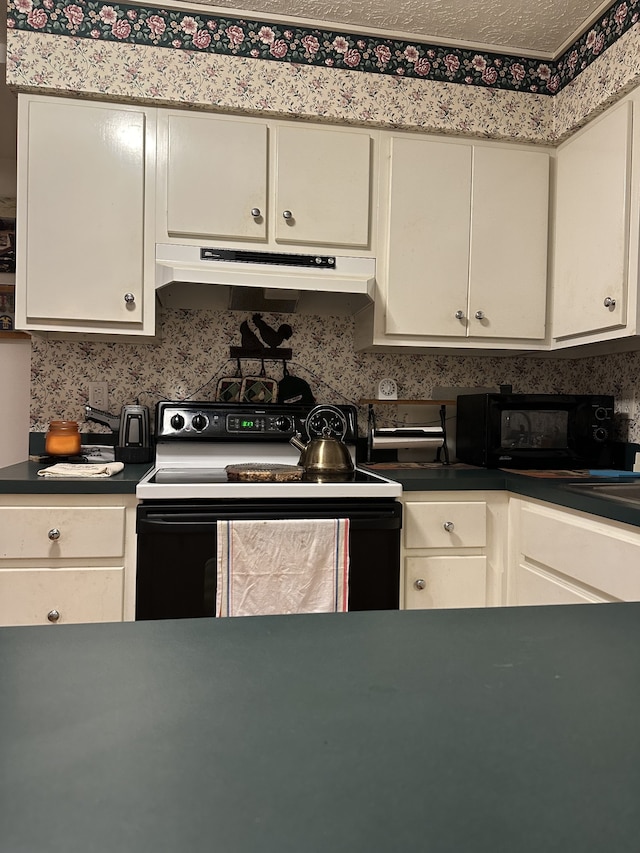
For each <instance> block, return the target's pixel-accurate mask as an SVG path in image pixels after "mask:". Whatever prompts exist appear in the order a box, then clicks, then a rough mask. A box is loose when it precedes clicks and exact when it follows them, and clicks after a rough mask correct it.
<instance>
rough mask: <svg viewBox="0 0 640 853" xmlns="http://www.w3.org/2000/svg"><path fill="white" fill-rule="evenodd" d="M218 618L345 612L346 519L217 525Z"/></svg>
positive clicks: (346, 600)
mask: <svg viewBox="0 0 640 853" xmlns="http://www.w3.org/2000/svg"><path fill="white" fill-rule="evenodd" d="M217 534H218V550H217V586H216V615H217V616H267V615H274V614H282V613H335V612H342V611H346V610H347V605H348V585H349V519H348V518H326V519H296V520H276V521H263V520H255V521H218V524H217Z"/></svg>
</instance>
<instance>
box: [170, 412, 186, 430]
mask: <svg viewBox="0 0 640 853" xmlns="http://www.w3.org/2000/svg"><path fill="white" fill-rule="evenodd" d="M170 424H171V426H172V427H173V428H174V429H182V427H183V426H184V418H183V417H182V415H174V416H173V417H172V418H171V420H170Z"/></svg>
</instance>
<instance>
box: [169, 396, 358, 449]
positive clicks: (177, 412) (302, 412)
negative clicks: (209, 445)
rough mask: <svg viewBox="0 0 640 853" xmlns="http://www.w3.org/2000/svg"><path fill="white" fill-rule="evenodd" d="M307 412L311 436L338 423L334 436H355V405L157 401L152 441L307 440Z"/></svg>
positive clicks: (356, 429) (349, 438) (356, 426)
mask: <svg viewBox="0 0 640 853" xmlns="http://www.w3.org/2000/svg"><path fill="white" fill-rule="evenodd" d="M336 410H337V412H336ZM323 413H325V414H323ZM310 414H312V418H311V419H309V424H310V426H309V429H310V430H311V433H312V436H311V437H314V432H315V431H316V425H318V424H320V425H322V426H323V427H324V426H325V425H327V424H328V425H329V427H331V424H333V423H338V422H339V426H340V432H341V435H339V436H337V437H343V435H342V434H344V438H345V439H346V440H347V441H349V440H355V438H356V437H357V434H358V425H357V410H356V408H355V406H350V405H345V406H326V407H325V406H286V405H278V404H271V405H269V406H255V405H253V404H250V403H249V404H243V403H238V404H236V405H229V404H228V403H210V402H192V401H186V402H175V403H173V402H161V403H158V405H157V406H156V422H155V426H156V440H159V439H160V440H162V441H165V440H176V441H177V440H191V441H194V440H195V441H197V440H200V441H207V440H208V441H243V440H251V441H289V439H290V438H291V436H292V435H295V434H296V433H300V434H301V435H302V436H303V438H304V439H305V440H307V439H308V438H309V435H308V434H307V428H306V425H307V419H308V418H309V415H310ZM340 416H341V417H340ZM318 432H319V427H318Z"/></svg>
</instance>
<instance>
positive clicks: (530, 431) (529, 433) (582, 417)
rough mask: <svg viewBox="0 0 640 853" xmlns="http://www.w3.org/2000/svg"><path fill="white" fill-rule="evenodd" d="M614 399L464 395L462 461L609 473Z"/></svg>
mask: <svg viewBox="0 0 640 853" xmlns="http://www.w3.org/2000/svg"><path fill="white" fill-rule="evenodd" d="M612 433H613V397H611V396H608V395H591V394H462V395H460V396H459V397H458V400H457V424H456V455H457V458H458V459H459V461H460V462H467V463H468V464H470V465H480V466H484V467H486V468H537V469H557V468H568V469H576V468H609V467H611V465H612V461H613V435H612Z"/></svg>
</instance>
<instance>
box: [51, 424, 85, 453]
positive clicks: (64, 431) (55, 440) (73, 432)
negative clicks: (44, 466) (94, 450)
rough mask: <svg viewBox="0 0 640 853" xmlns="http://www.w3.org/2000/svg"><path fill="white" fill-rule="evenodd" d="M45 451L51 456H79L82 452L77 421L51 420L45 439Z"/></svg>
mask: <svg viewBox="0 0 640 853" xmlns="http://www.w3.org/2000/svg"><path fill="white" fill-rule="evenodd" d="M44 451H45V453H46V454H47V455H49V456H77V455H78V454H79V453H80V432H79V430H78V423H77V421H51V423H50V424H49V430H48V432H47V434H46V436H45V439H44Z"/></svg>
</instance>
